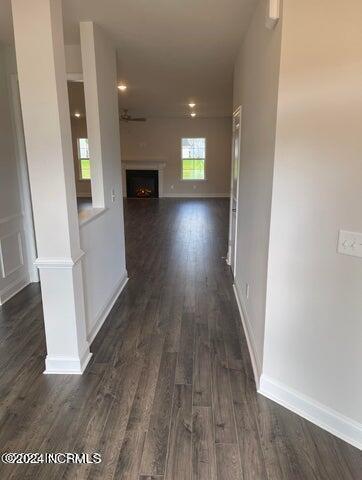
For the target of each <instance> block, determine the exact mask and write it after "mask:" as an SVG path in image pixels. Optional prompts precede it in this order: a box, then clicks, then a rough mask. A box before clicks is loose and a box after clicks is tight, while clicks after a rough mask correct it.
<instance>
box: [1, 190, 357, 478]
mask: <svg viewBox="0 0 362 480" xmlns="http://www.w3.org/2000/svg"><path fill="white" fill-rule="evenodd" d="M125 222H126V243H127V266H128V272H129V276H130V280H129V283H128V284H127V286H126V288H125V290H124V291H123V293H122V295H121V296H120V298H119V299H118V300H117V302H116V305H115V306H114V308H113V310H112V312H111V314H110V316H109V318H108V319H107V321H106V322H105V324H104V326H103V328H102V329H101V331H100V332H99V334H98V336H97V338H96V339H95V341H94V343H93V345H92V351H93V354H94V356H93V359H92V362H91V364H90V365H89V367H88V369H87V371H86V373H85V374H84V375H83V376H66V375H60V376H56V375H49V376H47V375H42V371H43V370H44V357H45V342H44V334H43V320H42V309H41V297H40V292H39V289H38V288H37V287H36V286H30V287H28V288H26V289H25V290H23V291H22V292H21V293H20V294H18V295H17V296H16V297H15V298H13V299H12V300H11V301H9V302H8V303H7V304H6V305H5V306H4V307H2V308H1V309H0V365H1V370H0V414H1V416H0V450H1V451H8V452H13V451H15V452H21V451H29V452H37V451H39V452H87V453H93V452H99V453H101V455H102V463H100V464H97V465H3V464H1V463H0V479H2V480H3V479H8V478H12V479H19V480H20V479H21V480H23V479H26V478H29V479H36V480H40V479H44V480H52V479H71V480H75V479H102V480H105V479H127V480H128V479H129V480H191V479H192V480H216V479H218V480H236V479H244V480H294V479H296V480H309V479H311V480H352V479H353V480H357V479H358V480H361V478H362V458H361V452H359V451H358V450H357V449H354V448H353V447H351V446H349V445H347V444H346V443H344V442H343V441H341V440H339V439H337V438H335V437H333V436H332V435H330V434H329V433H327V432H325V431H323V430H321V429H319V428H318V427H316V426H314V425H313V424H311V423H309V422H307V421H305V420H303V419H302V418H300V417H298V416H297V415H294V414H293V413H291V412H289V411H288V410H286V409H284V408H282V407H280V406H278V405H277V404H275V403H273V402H271V401H269V400H267V399H265V398H263V397H262V396H260V395H258V394H256V392H255V385H254V381H253V375H252V369H251V364H250V360H249V355H248V350H247V346H246V341H245V338H244V335H243V333H242V332H241V331H239V330H240V321H239V314H238V310H237V306H236V303H235V299H234V295H233V290H232V278H231V275H230V272H229V269H228V267H227V266H226V264H225V261H224V259H223V258H222V257H223V256H224V255H225V252H226V245H227V226H228V202H227V201H226V200H223V199H215V200H213V199H212V200H203V199H200V200H191V199H190V200H176V199H168V200H166V199H165V200H130V201H126V203H125Z"/></svg>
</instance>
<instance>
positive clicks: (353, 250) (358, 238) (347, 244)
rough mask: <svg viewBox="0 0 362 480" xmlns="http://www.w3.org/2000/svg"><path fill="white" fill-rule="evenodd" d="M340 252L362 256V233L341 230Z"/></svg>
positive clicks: (339, 239)
mask: <svg viewBox="0 0 362 480" xmlns="http://www.w3.org/2000/svg"><path fill="white" fill-rule="evenodd" d="M338 253H341V254H342V255H352V256H353V257H362V233H358V232H347V231H345V230H340V231H339V238H338Z"/></svg>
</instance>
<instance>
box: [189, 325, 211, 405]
mask: <svg viewBox="0 0 362 480" xmlns="http://www.w3.org/2000/svg"><path fill="white" fill-rule="evenodd" d="M193 405H196V406H200V407H211V358H210V339H209V330H208V327H207V325H205V324H201V323H197V324H196V326H195V356H194V376H193Z"/></svg>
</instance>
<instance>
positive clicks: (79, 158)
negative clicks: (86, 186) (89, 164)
mask: <svg viewBox="0 0 362 480" xmlns="http://www.w3.org/2000/svg"><path fill="white" fill-rule="evenodd" d="M84 139H87V140H88V137H77V156H78V180H79V181H80V182H90V181H91V179H90V178H83V177H82V160H90V155H89V158H82V157H81V156H80V142H79V140H84ZM88 151H89V140H88Z"/></svg>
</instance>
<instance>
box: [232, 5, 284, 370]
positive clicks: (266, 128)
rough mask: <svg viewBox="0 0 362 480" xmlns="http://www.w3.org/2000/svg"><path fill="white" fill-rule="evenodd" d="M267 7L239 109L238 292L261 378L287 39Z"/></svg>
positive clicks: (252, 44) (238, 78)
mask: <svg viewBox="0 0 362 480" xmlns="http://www.w3.org/2000/svg"><path fill="white" fill-rule="evenodd" d="M267 3H268V2H267V1H266V0H260V1H259V3H258V4H257V7H256V10H255V12H254V15H253V17H252V20H251V23H250V25H249V28H248V30H247V33H246V35H245V37H244V41H243V43H242V46H241V49H240V52H239V55H238V58H237V60H236V63H235V69H234V108H236V107H237V106H238V105H242V121H241V159H240V178H239V182H240V186H239V206H238V237H237V258H236V270H235V286H236V289H237V292H238V296H239V300H240V302H241V303H242V304H243V308H244V310H245V319H246V321H247V322H248V324H247V329H248V331H249V338H250V341H251V342H252V344H253V347H252V349H253V352H254V357H255V358H254V360H255V364H256V369H257V370H258V375H260V373H261V365H262V359H263V342H264V322H265V296H266V276H267V260H268V245H269V222H270V205H271V195H272V183H273V164H274V141H275V120H276V108H277V95H278V72H279V60H280V38H281V24H279V25H278V27H277V28H276V30H272V31H271V30H267V29H266V28H265V18H266V10H267ZM246 284H249V298H246Z"/></svg>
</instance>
